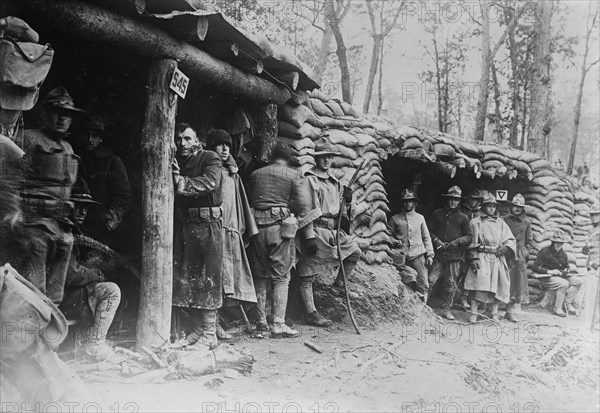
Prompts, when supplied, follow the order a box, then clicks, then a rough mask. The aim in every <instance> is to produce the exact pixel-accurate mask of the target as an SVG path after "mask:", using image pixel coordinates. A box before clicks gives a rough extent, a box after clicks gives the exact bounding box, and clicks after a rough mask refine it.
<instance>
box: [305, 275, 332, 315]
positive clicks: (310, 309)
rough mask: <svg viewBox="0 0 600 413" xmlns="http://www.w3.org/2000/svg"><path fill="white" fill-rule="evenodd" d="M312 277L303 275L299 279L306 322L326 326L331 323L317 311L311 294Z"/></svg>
mask: <svg viewBox="0 0 600 413" xmlns="http://www.w3.org/2000/svg"><path fill="white" fill-rule="evenodd" d="M313 281H314V278H313V277H303V278H301V279H300V296H302V301H303V302H304V307H305V308H306V316H305V319H306V322H307V323H308V324H311V325H313V326H317V327H327V326H330V325H331V320H328V319H326V318H325V317H323V316H322V315H321V314H319V312H318V311H317V308H316V307H315V299H314V294H313Z"/></svg>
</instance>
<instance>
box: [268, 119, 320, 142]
mask: <svg viewBox="0 0 600 413" xmlns="http://www.w3.org/2000/svg"><path fill="white" fill-rule="evenodd" d="M277 134H278V135H279V136H283V137H286V138H292V139H302V138H310V139H312V140H315V139H318V138H319V137H320V136H321V129H319V128H316V127H314V126H313V125H311V124H310V123H304V124H303V125H302V126H301V127H299V128H298V127H297V126H295V125H292V124H291V123H288V122H285V121H282V120H278V121H277Z"/></svg>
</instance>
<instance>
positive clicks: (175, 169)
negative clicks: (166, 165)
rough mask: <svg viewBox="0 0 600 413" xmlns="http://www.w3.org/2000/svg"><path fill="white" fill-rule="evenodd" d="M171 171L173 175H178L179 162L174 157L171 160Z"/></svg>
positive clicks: (179, 170)
mask: <svg viewBox="0 0 600 413" xmlns="http://www.w3.org/2000/svg"><path fill="white" fill-rule="evenodd" d="M171 172H172V173H173V175H179V173H180V172H181V169H180V168H179V162H177V159H176V158H173V162H172V163H171Z"/></svg>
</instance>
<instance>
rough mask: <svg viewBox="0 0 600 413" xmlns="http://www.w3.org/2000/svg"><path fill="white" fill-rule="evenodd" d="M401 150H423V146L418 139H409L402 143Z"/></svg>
mask: <svg viewBox="0 0 600 413" xmlns="http://www.w3.org/2000/svg"><path fill="white" fill-rule="evenodd" d="M402 149H423V144H422V143H421V141H420V140H419V138H415V137H410V138H408V139H406V140H405V141H404V143H403V144H402Z"/></svg>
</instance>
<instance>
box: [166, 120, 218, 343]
mask: <svg viewBox="0 0 600 413" xmlns="http://www.w3.org/2000/svg"><path fill="white" fill-rule="evenodd" d="M175 145H176V146H177V156H176V160H177V164H178V167H177V164H175V167H174V170H173V180H174V183H175V228H174V240H175V241H174V250H175V254H174V255H175V269H176V271H175V274H174V277H173V306H175V307H182V308H187V309H188V310H189V311H190V313H191V316H192V318H193V320H194V323H195V327H194V331H193V332H192V333H191V334H189V335H188V336H187V338H186V342H185V343H184V345H186V344H187V345H195V344H196V343H197V345H199V346H200V345H205V346H208V347H209V348H214V347H216V346H217V344H218V342H217V337H216V329H217V310H218V309H219V308H221V306H222V305H223V278H222V274H221V260H222V255H223V234H222V233H223V225H222V210H221V202H222V192H221V187H222V176H221V159H220V158H219V155H217V154H216V153H215V152H213V151H205V150H203V149H202V146H201V145H200V141H199V140H198V136H197V135H196V131H195V130H194V129H193V128H192V127H191V126H190V125H188V124H187V123H178V124H177V125H176V126H175ZM178 168H180V169H178Z"/></svg>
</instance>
